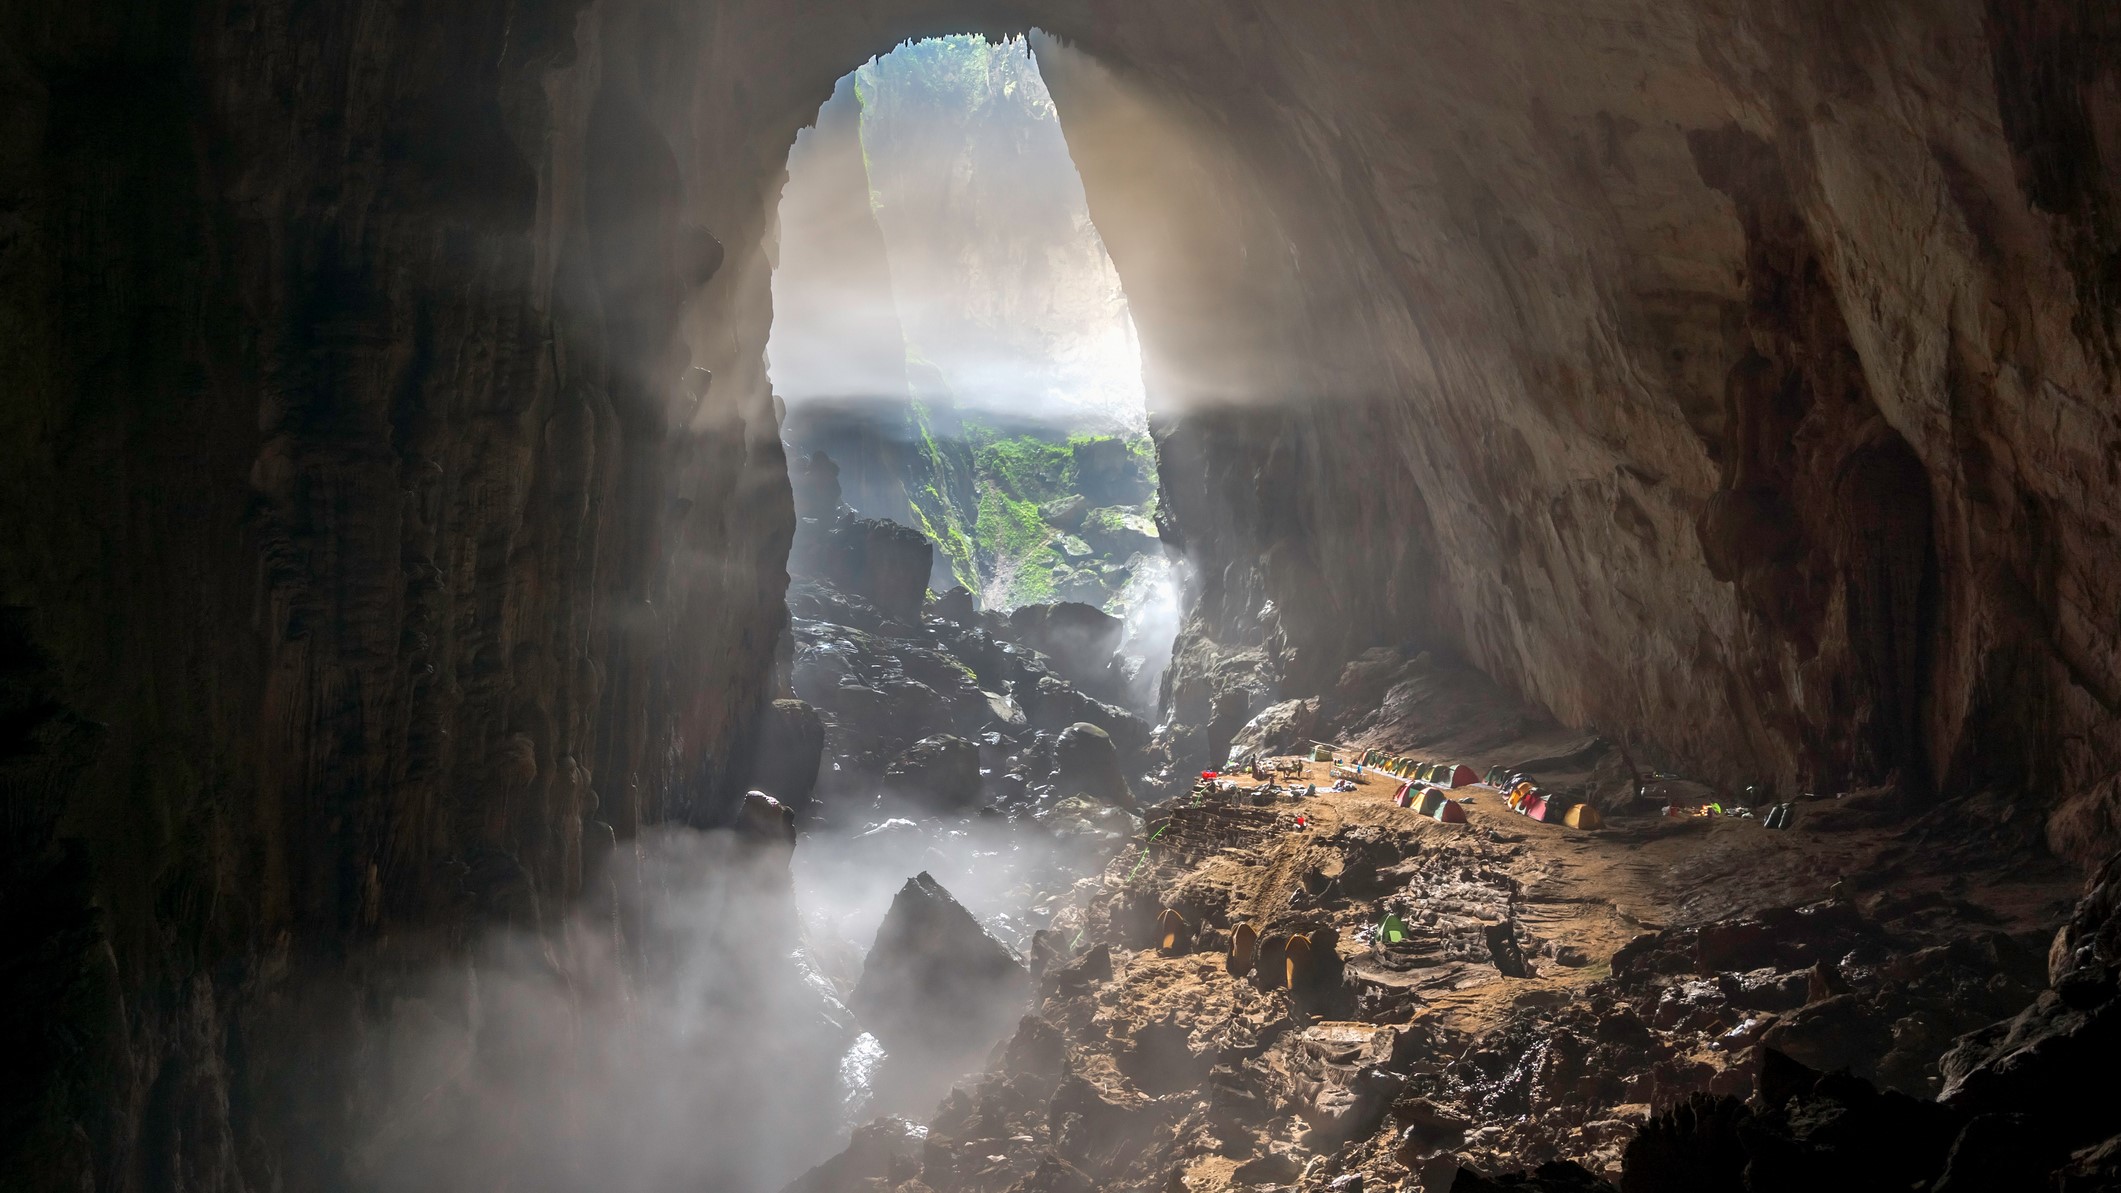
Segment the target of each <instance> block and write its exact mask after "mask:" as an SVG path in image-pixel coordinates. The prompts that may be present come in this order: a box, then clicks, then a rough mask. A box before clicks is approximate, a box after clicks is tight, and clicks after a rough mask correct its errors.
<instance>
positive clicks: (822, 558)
mask: <svg viewBox="0 0 2121 1193" xmlns="http://www.w3.org/2000/svg"><path fill="white" fill-rule="evenodd" d="M934 560H935V547H934V545H933V544H932V543H930V542H929V541H928V538H927V536H926V535H924V534H922V533H921V532H920V531H918V530H915V529H913V528H912V527H910V526H901V525H899V524H898V523H896V522H887V521H884V520H882V519H878V518H855V517H844V518H841V519H839V520H838V521H836V522H829V523H828V522H827V521H826V520H825V519H822V518H821V519H817V520H815V521H811V520H806V521H804V522H803V523H802V524H801V525H800V526H798V527H797V532H796V536H795V544H794V547H793V548H792V549H791V550H790V552H789V556H788V571H789V574H791V575H794V576H798V577H803V578H809V579H816V580H820V581H823V582H824V583H825V584H828V585H830V586H832V587H834V588H838V589H841V590H843V591H845V592H849V593H852V594H854V595H856V596H860V597H866V598H867V599H868V600H869V601H871V602H872V603H874V604H875V605H876V607H877V608H878V609H880V610H881V611H882V612H883V613H884V615H885V616H887V617H889V618H892V619H894V620H896V621H900V622H904V623H907V624H917V623H918V622H919V620H920V614H921V604H922V602H924V601H925V600H926V599H927V596H928V574H929V571H930V569H931V567H932V566H933V564H934Z"/></svg>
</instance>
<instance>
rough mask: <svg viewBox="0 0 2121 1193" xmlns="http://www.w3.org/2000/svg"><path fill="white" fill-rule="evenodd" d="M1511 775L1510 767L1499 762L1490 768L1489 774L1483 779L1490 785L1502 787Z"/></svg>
mask: <svg viewBox="0 0 2121 1193" xmlns="http://www.w3.org/2000/svg"><path fill="white" fill-rule="evenodd" d="M1509 777H1510V768H1509V767H1506V766H1504V765H1502V764H1501V763H1499V762H1498V763H1496V764H1495V765H1494V766H1491V767H1489V768H1488V776H1487V778H1486V779H1484V780H1482V781H1483V782H1485V783H1486V784H1487V785H1488V786H1490V787H1500V786H1502V785H1503V783H1505V782H1506V781H1508V779H1509Z"/></svg>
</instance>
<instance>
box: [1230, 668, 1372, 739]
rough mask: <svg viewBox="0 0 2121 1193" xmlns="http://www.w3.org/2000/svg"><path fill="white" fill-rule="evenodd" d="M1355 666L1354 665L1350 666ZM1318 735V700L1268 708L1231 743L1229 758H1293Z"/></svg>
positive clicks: (1285, 701)
mask: <svg viewBox="0 0 2121 1193" xmlns="http://www.w3.org/2000/svg"><path fill="white" fill-rule="evenodd" d="M1351 665H1352V664H1351ZM1317 731H1318V698H1317V697H1315V696H1314V697H1312V698H1311V699H1309V700H1284V701H1282V702H1281V703H1279V704H1271V705H1268V706H1267V708H1266V709H1265V710H1264V711H1263V712H1261V713H1260V714H1259V715H1258V716H1256V717H1253V718H1252V719H1251V720H1249V721H1247V722H1245V727H1244V728H1242V729H1240V730H1238V731H1237V736H1236V737H1233V738H1231V739H1230V756H1231V757H1233V758H1235V757H1238V756H1240V755H1249V754H1259V755H1264V756H1267V757H1272V756H1274V755H1277V754H1294V753H1296V752H1298V751H1299V750H1303V749H1306V748H1308V747H1309V745H1310V741H1311V735H1312V734H1314V733H1316V732H1317Z"/></svg>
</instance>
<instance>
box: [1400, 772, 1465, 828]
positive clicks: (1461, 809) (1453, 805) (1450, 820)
mask: <svg viewBox="0 0 2121 1193" xmlns="http://www.w3.org/2000/svg"><path fill="white" fill-rule="evenodd" d="M1392 802H1393V803H1395V804H1398V805H1399V806H1400V807H1402V808H1412V809H1413V810H1414V811H1415V812H1417V813H1419V814H1421V815H1423V816H1427V817H1428V818H1430V819H1431V820H1440V821H1442V822H1443V823H1445V824H1464V823H1465V822H1466V809H1465V805H1463V804H1461V803H1459V802H1458V801H1457V800H1455V799H1452V798H1451V797H1450V796H1447V795H1445V794H1444V793H1443V788H1441V787H1438V786H1436V785H1435V784H1433V783H1427V782H1423V781H1422V780H1420V779H1408V780H1407V781H1406V782H1405V783H1403V784H1401V785H1400V788H1399V794H1398V795H1396V796H1394V797H1393V798H1392Z"/></svg>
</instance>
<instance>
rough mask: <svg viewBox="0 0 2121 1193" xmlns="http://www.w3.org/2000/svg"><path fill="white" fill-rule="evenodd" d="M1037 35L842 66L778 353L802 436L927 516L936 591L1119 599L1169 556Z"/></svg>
mask: <svg viewBox="0 0 2121 1193" xmlns="http://www.w3.org/2000/svg"><path fill="white" fill-rule="evenodd" d="M1033 38H1039V39H1040V40H1046V39H1043V38H1042V35H1039V34H1037V33H1036V32H1034V33H1033V34H1032V35H1030V36H1029V37H1024V36H1018V37H1011V38H1006V39H1002V40H1000V41H989V40H988V39H986V38H985V37H981V36H976V35H959V36H950V37H931V38H924V39H921V40H919V41H913V42H907V43H904V44H902V45H900V46H899V47H898V48H896V49H894V50H892V51H891V52H890V53H887V54H884V55H881V56H879V57H877V58H872V59H871V60H870V61H869V62H868V63H867V64H865V65H863V66H861V67H859V68H858V69H856V70H854V71H851V72H849V73H848V74H847V75H845V76H844V77H842V78H841V79H840V80H839V83H838V85H837V86H836V87H835V88H834V91H833V94H832V97H831V99H829V100H828V101H826V103H825V104H824V105H823V106H822V107H821V108H820V110H819V112H818V116H817V120H816V122H815V123H814V124H813V125H811V126H810V127H808V128H805V129H803V130H802V131H801V132H800V133H798V135H797V137H796V142H795V144H794V146H793V147H792V148H791V150H790V152H789V159H788V181H787V184H786V186H785V188H784V189H783V191H782V194H781V199H780V204H779V210H778V220H777V224H778V229H777V231H778V234H777V237H776V241H777V247H778V254H777V259H776V261H775V263H774V271H773V278H772V295H773V304H774V321H773V325H772V330H771V337H770V339H769V341H768V344H767V358H768V362H769V365H768V368H769V374H770V377H771V380H772V383H773V387H774V392H775V394H776V396H777V397H778V398H779V399H780V400H781V401H782V402H783V403H784V404H785V411H786V415H785V421H784V424H783V434H784V437H785V438H786V440H787V441H788V443H789V446H790V448H791V453H792V454H794V455H796V456H799V457H807V456H810V455H812V454H813V453H814V452H817V451H823V452H825V453H826V454H827V456H828V457H829V458H830V459H831V460H832V462H833V464H834V465H835V466H836V467H837V469H838V477H839V481H840V486H841V498H842V500H843V501H844V502H845V503H846V505H847V506H848V507H850V508H851V509H852V510H853V511H854V512H855V513H857V514H860V515H863V516H865V517H872V518H886V519H890V520H892V521H895V522H898V523H901V524H904V525H908V526H912V527H915V528H917V529H919V530H920V531H921V532H922V533H923V534H925V535H926V536H927V538H928V539H929V541H930V542H931V543H933V544H934V545H935V553H934V556H933V562H932V568H931V573H930V587H931V589H933V590H934V591H936V592H944V591H947V590H948V589H950V588H952V587H955V586H963V587H964V588H966V589H967V590H968V592H969V593H970V594H971V595H972V597H973V599H974V602H975V605H976V606H977V607H980V608H987V609H995V610H998V611H1001V612H1008V611H1010V610H1013V609H1016V608H1018V607H1020V606H1023V605H1027V604H1039V603H1050V602H1054V601H1076V602H1082V603H1086V604H1090V605H1094V606H1097V607H1098V608H1100V609H1104V610H1106V611H1108V612H1114V613H1122V614H1123V613H1124V612H1125V611H1126V610H1127V609H1128V608H1130V607H1132V606H1135V605H1138V604H1140V603H1141V602H1142V600H1143V599H1145V597H1144V594H1145V593H1146V592H1147V590H1149V589H1151V588H1154V587H1157V586H1159V585H1162V584H1164V582H1165V580H1166V573H1167V568H1166V567H1165V566H1164V565H1163V562H1162V560H1163V551H1162V547H1161V544H1160V542H1159V540H1158V537H1157V532H1156V520H1155V519H1156V508H1157V493H1156V475H1155V457H1154V452H1155V449H1154V446H1153V444H1152V443H1151V441H1150V439H1149V435H1148V425H1147V419H1146V412H1145V396H1144V391H1143V381H1142V360H1141V349H1140V343H1139V340H1138V338H1137V336H1136V333H1135V328H1134V320H1133V317H1132V314H1131V312H1130V310H1129V308H1128V304H1127V298H1126V294H1125V291H1124V290H1123V288H1122V286H1121V283H1120V278H1119V273H1118V270H1117V269H1116V268H1115V266H1114V265H1113V262H1112V259H1111V257H1110V255H1109V254H1108V253H1107V252H1106V250H1105V246H1104V243H1103V241H1102V239H1101V238H1100V237H1099V235H1098V231H1097V228H1096V225H1095V224H1094V223H1093V222H1092V219H1091V215H1090V210H1089V205H1088V202H1087V200H1086V197H1085V195H1084V191H1083V183H1082V179H1081V176H1080V175H1079V174H1078V173H1077V171H1076V168H1075V164H1074V162H1073V160H1072V159H1071V158H1070V156H1069V151H1068V145H1067V142H1066V139H1065V136H1064V134H1063V131H1062V127H1061V123H1060V119H1059V114H1058V112H1057V111H1056V109H1055V106H1054V102H1053V98H1052V96H1051V94H1050V93H1049V92H1048V91H1047V90H1046V86H1045V81H1044V79H1043V77H1042V76H1041V75H1040V72H1039V67H1038V60H1037V57H1036V56H1035V55H1034V52H1033V41H1032V39H1033ZM1042 52H1045V53H1049V54H1050V53H1055V52H1065V51H1061V50H1060V49H1059V47H1057V46H1056V45H1054V44H1053V43H1051V42H1050V41H1047V42H1046V45H1045V46H1044V47H1043V51H1042ZM806 512H807V511H806Z"/></svg>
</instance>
